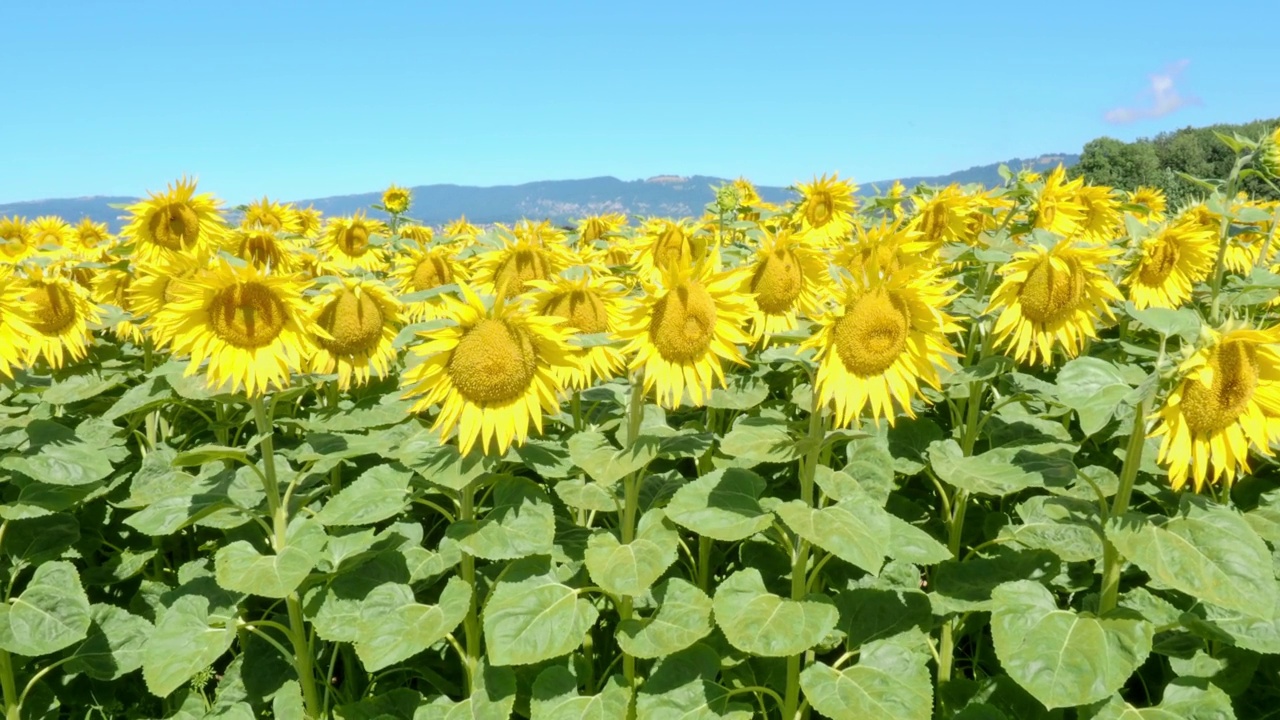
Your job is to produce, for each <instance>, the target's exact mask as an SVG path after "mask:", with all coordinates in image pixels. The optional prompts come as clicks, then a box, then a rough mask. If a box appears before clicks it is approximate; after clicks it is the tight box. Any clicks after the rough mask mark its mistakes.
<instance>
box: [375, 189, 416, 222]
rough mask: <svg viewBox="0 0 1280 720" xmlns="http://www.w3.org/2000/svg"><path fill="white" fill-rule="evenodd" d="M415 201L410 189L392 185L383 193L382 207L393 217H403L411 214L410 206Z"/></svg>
mask: <svg viewBox="0 0 1280 720" xmlns="http://www.w3.org/2000/svg"><path fill="white" fill-rule="evenodd" d="M412 201H413V194H412V193H410V192H409V188H402V187H400V186H399V185H395V184H392V185H391V187H388V188H387V189H386V190H385V191H383V193H382V207H383V208H384V209H386V211H387V212H389V213H391V214H392V215H403V214H404V213H406V212H409V204H410V203H411V202H412Z"/></svg>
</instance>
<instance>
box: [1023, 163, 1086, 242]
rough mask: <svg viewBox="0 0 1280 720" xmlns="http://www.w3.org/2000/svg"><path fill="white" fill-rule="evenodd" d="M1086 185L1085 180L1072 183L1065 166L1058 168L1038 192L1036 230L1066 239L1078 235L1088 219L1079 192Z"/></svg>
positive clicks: (1045, 180) (1081, 179)
mask: <svg viewBox="0 0 1280 720" xmlns="http://www.w3.org/2000/svg"><path fill="white" fill-rule="evenodd" d="M1083 184H1084V179H1083V178H1076V179H1075V180H1071V181H1068V180H1067V171H1066V170H1064V169H1063V167H1062V165H1058V166H1057V167H1055V168H1054V169H1053V171H1052V172H1050V173H1049V176H1048V177H1046V178H1045V179H1044V185H1043V186H1041V188H1040V190H1039V192H1037V193H1036V199H1035V227H1037V228H1040V229H1041V230H1048V231H1050V232H1054V233H1057V234H1058V235H1061V236H1062V237H1071V236H1072V235H1074V234H1075V233H1076V230H1078V229H1079V228H1080V224H1081V223H1083V222H1084V219H1085V208H1084V204H1083V203H1081V202H1080V198H1079V193H1078V191H1079V189H1080V186H1081V185H1083Z"/></svg>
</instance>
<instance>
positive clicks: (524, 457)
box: [507, 439, 576, 480]
mask: <svg viewBox="0 0 1280 720" xmlns="http://www.w3.org/2000/svg"><path fill="white" fill-rule="evenodd" d="M513 456H514V458H518V460H517V461H518V462H520V463H523V464H524V466H525V467H527V468H529V469H530V470H532V471H534V472H535V473H537V474H538V475H539V476H541V477H543V478H547V479H551V480H558V479H560V478H567V477H571V476H573V475H575V474H576V471H575V470H574V466H573V461H572V460H571V459H570V457H569V452H568V450H566V449H565V447H564V445H563V444H562V443H554V442H548V441H543V440H535V439H530V440H528V441H527V442H525V443H524V444H522V445H515V446H513V447H512V448H511V450H510V451H509V452H508V454H507V459H509V460H510V459H514V458H513Z"/></svg>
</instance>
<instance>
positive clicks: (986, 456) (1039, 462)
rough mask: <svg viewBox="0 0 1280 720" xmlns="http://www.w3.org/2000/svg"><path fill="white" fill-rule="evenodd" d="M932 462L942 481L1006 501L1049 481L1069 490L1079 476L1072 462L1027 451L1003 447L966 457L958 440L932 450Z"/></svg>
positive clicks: (1042, 485)
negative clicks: (1020, 492) (1076, 475)
mask: <svg viewBox="0 0 1280 720" xmlns="http://www.w3.org/2000/svg"><path fill="white" fill-rule="evenodd" d="M929 460H930V463H931V464H932V465H933V470H934V472H936V473H937V474H938V477H939V479H941V480H942V481H943V482H945V483H947V484H948V485H951V486H953V487H957V488H960V489H961V490H966V491H968V492H970V493H973V494H976V495H992V496H995V497H1003V496H1005V495H1010V494H1012V493H1016V492H1019V491H1021V490H1025V489H1027V488H1031V487H1044V486H1045V484H1046V481H1051V482H1052V483H1053V484H1055V485H1058V486H1065V485H1066V484H1067V483H1068V482H1070V480H1071V479H1072V478H1074V476H1075V466H1074V465H1071V463H1070V461H1069V460H1060V459H1058V458H1057V457H1054V456H1051V455H1045V454H1043V453H1040V452H1036V451H1034V450H1031V449H1028V448H1026V447H1002V448H996V449H994V450H989V451H987V452H985V453H982V454H981V455H973V456H970V457H965V456H964V452H963V451H962V450H961V449H960V446H959V445H958V444H957V443H956V442H955V441H954V440H943V441H940V442H934V443H933V444H931V445H930V446H929Z"/></svg>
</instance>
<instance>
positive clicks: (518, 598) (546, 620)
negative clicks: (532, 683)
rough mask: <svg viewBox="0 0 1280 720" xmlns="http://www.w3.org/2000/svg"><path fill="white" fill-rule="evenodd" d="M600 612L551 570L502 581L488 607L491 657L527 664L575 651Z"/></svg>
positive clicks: (494, 660)
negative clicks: (543, 574) (527, 576)
mask: <svg viewBox="0 0 1280 720" xmlns="http://www.w3.org/2000/svg"><path fill="white" fill-rule="evenodd" d="M598 616H599V612H598V611H597V610H596V608H595V606H594V605H592V604H591V603H590V602H589V601H588V600H586V599H584V598H582V597H579V594H578V591H577V590H575V589H574V588H571V587H569V586H568V585H564V584H563V583H560V582H557V581H556V580H555V579H554V578H552V577H548V576H536V577H532V578H529V579H527V580H522V581H520V582H500V583H498V584H497V586H495V587H494V590H493V594H492V595H491V596H490V597H489V602H488V604H486V605H485V608H484V634H485V641H486V644H487V645H488V651H489V653H488V657H489V662H490V663H492V664H493V665H495V666H502V665H529V664H532V663H536V662H542V661H543V660H549V659H551V658H554V657H559V656H561V655H565V654H568V653H570V652H573V650H574V649H576V648H577V647H578V646H580V645H581V644H582V638H583V636H585V635H586V632H587V629H588V628H590V627H591V626H592V625H594V624H595V621H596V617H598Z"/></svg>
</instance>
